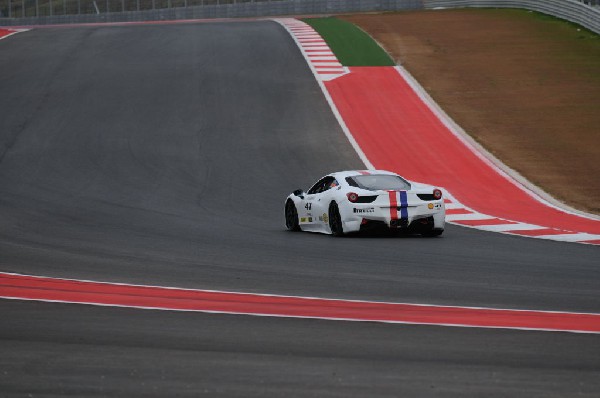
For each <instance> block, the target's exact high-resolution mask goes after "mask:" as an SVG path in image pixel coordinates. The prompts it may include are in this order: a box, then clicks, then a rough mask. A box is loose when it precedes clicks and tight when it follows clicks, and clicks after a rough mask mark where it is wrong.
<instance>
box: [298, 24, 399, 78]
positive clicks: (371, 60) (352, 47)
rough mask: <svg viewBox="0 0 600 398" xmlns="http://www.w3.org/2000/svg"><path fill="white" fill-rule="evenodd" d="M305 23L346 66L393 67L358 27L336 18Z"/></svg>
mask: <svg viewBox="0 0 600 398" xmlns="http://www.w3.org/2000/svg"><path fill="white" fill-rule="evenodd" d="M303 21H304V22H306V23H307V24H309V25H310V26H311V27H312V28H313V29H314V30H316V31H317V32H318V33H319V34H320V35H321V37H323V39H324V40H325V41H326V42H327V44H328V45H329V47H330V48H331V50H332V51H333V53H334V54H335V55H336V57H337V58H338V60H339V61H340V62H341V64H342V65H344V66H393V65H395V63H394V61H393V60H392V59H391V58H390V56H389V55H388V54H387V53H386V52H385V51H384V50H383V49H382V48H381V47H380V46H379V45H378V44H377V43H376V42H375V41H374V40H373V39H372V38H371V36H369V35H368V34H366V33H365V32H364V31H362V30H361V29H360V28H358V27H357V26H356V25H354V24H352V23H350V22H348V21H344V20H341V19H338V18H334V17H328V18H306V19H303Z"/></svg>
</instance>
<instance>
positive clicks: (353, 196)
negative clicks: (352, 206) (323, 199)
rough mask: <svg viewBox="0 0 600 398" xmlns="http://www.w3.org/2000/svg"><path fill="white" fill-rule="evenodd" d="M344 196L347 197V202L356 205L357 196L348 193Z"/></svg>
mask: <svg viewBox="0 0 600 398" xmlns="http://www.w3.org/2000/svg"><path fill="white" fill-rule="evenodd" d="M346 196H347V197H348V200H349V201H350V202H352V203H356V201H357V200H358V194H357V193H354V192H348V193H347V194H346Z"/></svg>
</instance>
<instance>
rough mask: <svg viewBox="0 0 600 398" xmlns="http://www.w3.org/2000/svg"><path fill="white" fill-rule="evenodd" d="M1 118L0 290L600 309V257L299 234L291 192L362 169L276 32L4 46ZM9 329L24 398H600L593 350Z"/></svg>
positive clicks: (82, 324)
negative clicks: (405, 397)
mask: <svg viewBox="0 0 600 398" xmlns="http://www.w3.org/2000/svg"><path fill="white" fill-rule="evenodd" d="M0 112H1V117H0V271H8V272H19V273H25V274H34V275H46V276H57V277H68V278H76V279H92V280H102V281H114V282H128V283H137V284H152V285H165V286H179V287H193V288H208V289H220V290H231V291H247V292H262V293H275V294H288V295H289V294H291V295H303V296H319V297H339V298H348V299H367V300H383V301H398V302H413V303H434V304H446V305H450V304H457V305H471V306H486V307H498V308H527V309H546V310H565V311H581V312H598V311H599V309H600V289H598V286H600V271H599V268H598V262H599V258H600V257H599V251H598V248H596V247H591V246H584V245H578V244H569V243H557V242H549V241H541V240H535V239H527V238H518V237H510V236H502V235H499V234H493V233H485V232H480V231H474V230H469V229H465V228H459V227H452V226H449V227H448V228H447V231H446V233H445V234H444V236H443V237H441V238H436V239H422V238H411V237H407V238H402V237H401V238H390V237H377V238H373V237H350V238H344V239H335V238H331V237H329V236H325V235H315V234H308V233H289V232H287V231H285V228H284V217H283V204H284V202H283V201H284V198H285V196H286V195H287V194H288V193H289V192H291V191H292V190H293V189H296V188H307V187H308V186H309V185H310V183H312V182H313V181H314V180H316V179H317V178H318V177H320V176H321V175H323V174H325V173H327V172H330V171H334V170H340V169H348V168H362V167H363V166H362V165H361V164H360V161H359V160H358V158H357V156H356V155H355V153H354V152H353V150H352V148H351V147H350V145H349V144H348V142H347V140H346V138H345V137H344V135H343V133H342V132H341V130H340V129H339V127H338V125H337V122H336V121H335V119H334V117H333V116H332V114H331V112H330V111H329V110H328V107H327V104H326V102H325V100H324V98H323V96H322V94H321V92H320V89H319V87H318V85H317V84H316V83H315V81H314V78H313V77H312V75H311V73H310V71H309V69H308V67H307V66H306V65H305V62H304V61H303V59H302V57H301V55H300V53H299V51H298V50H297V48H296V47H295V45H294V44H293V42H292V40H291V38H290V37H289V36H288V35H287V33H285V31H284V30H283V29H282V28H281V27H279V26H278V25H277V24H275V23H273V22H245V23H241V22H240V23H207V24H184V25H158V26H130V27H86V28H68V29H66V28H65V29H60V28H57V29H43V30H36V31H31V32H26V33H20V34H18V35H16V36H14V37H11V38H9V39H6V40H2V41H0ZM400 172H401V171H400ZM0 289H1V288H0ZM0 314H1V315H2V324H1V326H0V345H1V353H2V355H0V366H1V369H0V391H2V392H3V393H6V394H3V395H13V394H14V395H21V394H26V393H32V394H34V395H36V394H39V395H53V394H73V395H77V396H82V395H123V396H131V395H136V394H139V395H156V396H165V395H175V394H176V393H179V394H185V393H189V394H190V395H200V394H201V393H204V392H206V393H207V395H218V394H219V393H222V394H223V395H239V396H250V395H255V396H264V395H273V396H282V395H307V396H315V395H319V396H328V395H331V396H351V395H355V396H386V395H389V396H397V395H398V394H399V393H400V392H403V391H404V392H407V393H410V395H422V396H430V395H434V394H436V393H439V394H440V395H442V396H452V395H456V396H464V395H485V396H493V395H494V394H497V395H499V396H500V395H502V396H506V395H523V396H536V395H538V396H551V395H556V396H569V395H575V394H578V393H581V394H583V395H590V396H594V395H597V394H598V392H599V391H600V381H598V380H599V378H598V377H597V376H598V374H599V373H600V339H599V338H598V336H594V335H576V334H565V333H542V332H524V331H503V330H480V329H458V328H441V327H425V326H402V325H380V324H372V323H344V322H326V321H315V320H293V319H272V318H263V317H261V318H255V317H244V316H227V315H203V314H198V313H176V314H174V313H167V312H153V311H135V310H126V309H110V308H97V307H91V306H79V305H64V304H63V305H60V304H45V303H23V302H18V301H2V302H0ZM571 393H573V394H571Z"/></svg>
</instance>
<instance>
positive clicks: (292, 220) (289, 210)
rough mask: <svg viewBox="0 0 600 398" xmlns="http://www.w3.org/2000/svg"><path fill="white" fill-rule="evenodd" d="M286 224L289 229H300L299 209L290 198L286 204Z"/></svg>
mask: <svg viewBox="0 0 600 398" xmlns="http://www.w3.org/2000/svg"><path fill="white" fill-rule="evenodd" d="M285 226H286V228H287V229H288V230H289V231H300V223H299V222H298V211H297V210H296V205H295V204H294V202H292V201H291V200H288V201H287V202H286V204H285Z"/></svg>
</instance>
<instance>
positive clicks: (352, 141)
mask: <svg viewBox="0 0 600 398" xmlns="http://www.w3.org/2000/svg"><path fill="white" fill-rule="evenodd" d="M273 21H275V22H277V23H278V24H280V25H281V26H283V28H284V29H285V30H286V31H287V32H288V33H289V35H290V36H291V37H292V39H293V40H294V42H295V43H296V45H297V46H298V48H299V49H300V52H301V53H302V56H303V57H304V59H305V60H306V63H307V64H308V66H309V68H310V70H311V71H312V73H313V75H314V76H315V79H316V80H317V83H318V84H319V87H320V88H321V92H322V93H323V95H324V96H325V99H326V100H327V103H328V104H329V107H330V108H331V111H332V112H333V115H334V116H335V118H336V119H337V121H338V123H339V124H340V127H341V128H342V131H343V132H344V134H345V135H346V138H347V139H348V141H350V145H352V148H354V150H355V151H356V153H357V154H358V157H359V158H360V160H361V161H362V162H363V163H364V165H365V167H366V168H367V169H369V170H375V167H373V164H372V163H371V161H370V160H369V159H368V158H367V155H365V153H364V152H363V150H362V149H361V148H360V146H358V143H357V142H356V140H355V139H354V137H353V136H352V134H351V133H350V130H349V129H348V126H346V122H345V121H344V119H343V118H342V115H340V112H339V111H338V109H337V107H336V106H335V103H334V102H333V99H332V98H331V96H330V95H329V91H327V88H325V84H323V80H322V79H321V78H320V76H319V74H318V73H317V71H316V70H315V68H314V67H313V65H312V62H310V59H309V57H308V55H307V54H306V51H304V48H303V47H302V44H301V43H300V42H299V41H298V39H297V38H296V35H295V34H294V32H292V31H291V30H290V28H289V27H288V26H287V25H286V21H294V24H297V23H302V24H305V23H304V22H302V21H299V20H297V19H293V18H276V19H273ZM305 25H306V26H309V25H308V24H305Z"/></svg>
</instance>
